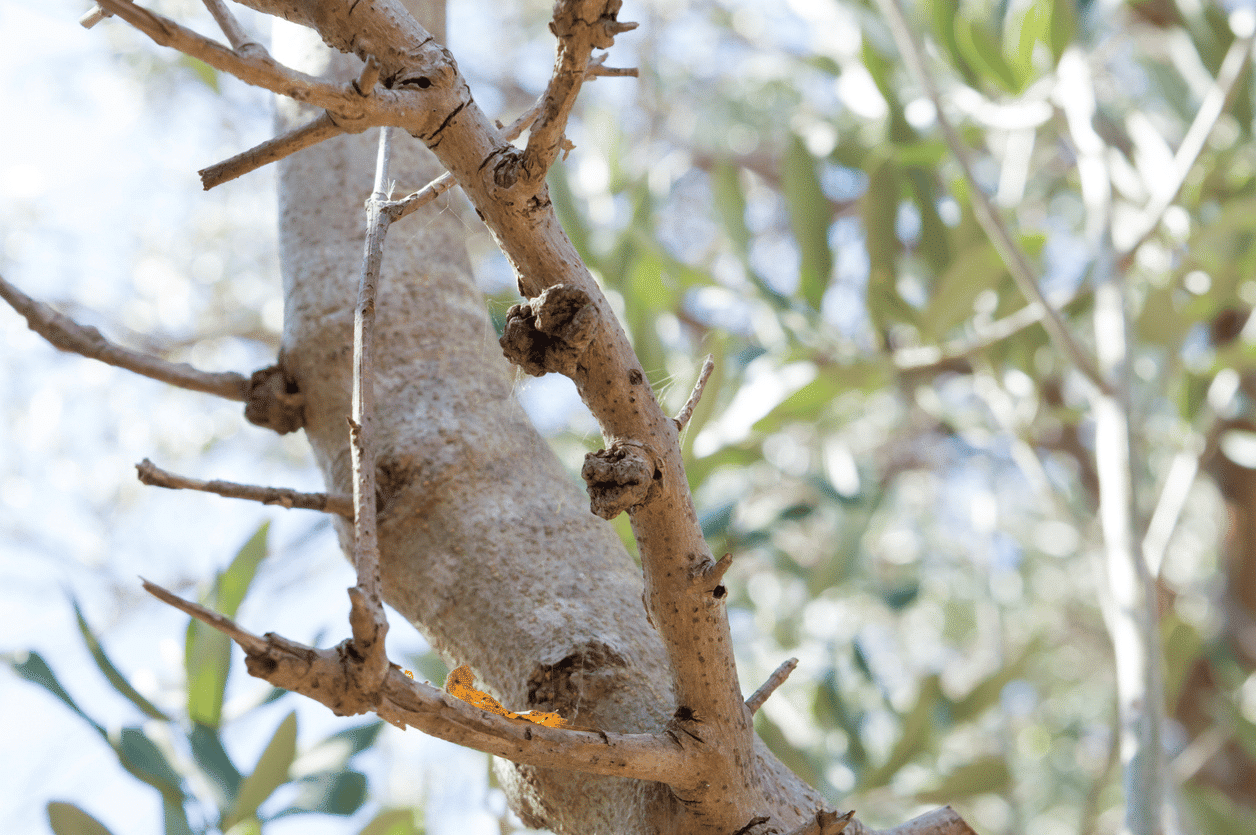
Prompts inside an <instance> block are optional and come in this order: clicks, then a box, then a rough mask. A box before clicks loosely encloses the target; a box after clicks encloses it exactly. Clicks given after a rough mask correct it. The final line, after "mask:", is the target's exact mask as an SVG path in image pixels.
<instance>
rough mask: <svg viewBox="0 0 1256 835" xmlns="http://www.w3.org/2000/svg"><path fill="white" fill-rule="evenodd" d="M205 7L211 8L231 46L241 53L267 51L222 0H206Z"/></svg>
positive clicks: (210, 10) (211, 12)
mask: <svg viewBox="0 0 1256 835" xmlns="http://www.w3.org/2000/svg"><path fill="white" fill-rule="evenodd" d="M205 8H207V9H209V13H210V14H211V15H213V16H214V20H215V21H217V22H218V28H219V29H221V30H222V33H223V34H224V35H226V36H227V43H229V44H231V48H232V49H234V50H235V51H236V52H239V53H240V54H241V55H243V54H244V53H246V52H252V51H255V50H261V51H262V52H265V49H264V48H263V47H262V45H261V44H260V43H258V42H257V41H255V40H253V38H252V37H250V36H249V33H248V32H245V31H244V27H243V26H241V25H240V21H238V20H236V18H235V15H233V14H232V13H231V10H230V9H228V8H227V4H226V3H224V2H222V0H205Z"/></svg>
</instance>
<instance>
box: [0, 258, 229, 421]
mask: <svg viewBox="0 0 1256 835" xmlns="http://www.w3.org/2000/svg"><path fill="white" fill-rule="evenodd" d="M0 298H3V299H4V300H5V301H6V302H8V303H9V305H10V306H12V307H13V309H14V310H16V311H17V312H18V313H20V314H22V316H24V317H25V318H26V323H27V324H28V325H29V326H30V329H31V330H33V331H34V332H35V333H37V334H39V335H40V336H42V337H43V338H44V339H46V340H48V341H49V342H50V343H52V345H53V347H55V348H59V349H61V350H62V351H69V352H70V353H74V354H81V355H83V356H85V357H87V358H89V359H94V360H100V361H101V362H103V363H105V364H106V365H113V366H116V367H118V368H125V369H126V370H127V371H133V372H135V373H136V374H140V375H142V376H144V377H151V378H152V379H154V380H160V381H161V382H163V383H169V384H170V385H172V386H178V387H179V388H185V389H191V390H192V391H200V392H204V393H206V394H216V395H218V396H219V397H224V398H226V399H228V400H246V399H247V398H248V393H249V379H248V378H247V377H244V376H241V375H240V374H236V373H234V372H212V371H201V370H199V369H196V368H193V367H192V366H190V365H188V364H187V363H183V362H169V361H168V360H163V359H160V358H158V357H154V356H151V355H149V354H144V353H141V352H139V351H133V350H131V349H130V348H123V347H122V346H121V345H115V344H114V343H112V342H110V341H109V340H108V339H105V337H104V336H103V335H102V334H101V333H100V331H99V330H97V329H96V328H93V327H89V326H87V325H80V324H79V323H78V322H75V321H74V320H73V319H71V318H70V317H68V316H66V315H64V314H62V313H58V312H57V311H55V310H53V309H52V308H51V307H49V306H48V305H46V304H44V303H43V302H38V301H35V300H34V299H32V298H31V297H30V296H28V295H26V294H25V293H23V292H22V291H21V290H19V289H17V288H16V287H14V286H13V285H12V284H10V283H9V282H8V281H6V280H5V279H4V277H3V276H0Z"/></svg>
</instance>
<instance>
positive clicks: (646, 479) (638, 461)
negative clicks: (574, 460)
mask: <svg viewBox="0 0 1256 835" xmlns="http://www.w3.org/2000/svg"><path fill="white" fill-rule="evenodd" d="M580 475H581V476H582V477H583V478H584V480H585V482H586V483H587V484H588V488H589V510H591V511H593V513H595V514H596V515H598V516H601V517H602V518H603V519H614V518H615V517H616V516H618V515H619V514H620V513H622V512H624V511H625V510H629V509H630V508H633V507H636V506H637V505H639V504H641V503H643V502H644V501H645V500H646V499H648V498H649V497H650V493H651V491H653V490H655V489H657V488H656V482H657V480H658V479H659V478H661V472H660V471H659V468H658V467H657V466H656V465H655V463H654V462H653V460H652V459H651V457H650V456H649V454H648V452H647V451H646V448H645V447H644V446H643V445H641V444H639V443H636V442H635V441H616V442H615V443H613V444H611V448H610V449H602V450H598V451H597V452H590V453H589V454H588V455H586V456H585V457H584V466H583V467H582V468H581V470H580Z"/></svg>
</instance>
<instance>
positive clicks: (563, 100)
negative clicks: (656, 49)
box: [523, 0, 637, 183]
mask: <svg viewBox="0 0 1256 835" xmlns="http://www.w3.org/2000/svg"><path fill="white" fill-rule="evenodd" d="M622 5H623V3H622V0H558V2H556V3H555V4H554V20H553V22H551V23H550V31H551V32H553V33H554V35H555V36H556V37H557V38H558V55H557V56H556V58H555V61H554V73H553V75H552V76H551V78H550V82H549V86H548V87H547V88H546V90H545V95H544V96H543V97H542V99H541V112H540V115H539V116H538V117H537V120H536V124H535V125H533V127H532V133H531V135H530V136H529V137H528V147H527V150H526V151H524V154H523V170H524V172H525V176H526V177H527V178H528V179H529V180H530V181H531V182H533V183H539V182H541V181H542V180H544V179H545V175H546V173H547V172H548V171H549V167H550V166H551V165H552V164H553V163H554V160H555V159H557V158H558V154H559V152H560V151H561V150H562V148H563V143H564V141H565V139H564V136H563V133H564V131H566V129H567V117H568V116H569V115H570V114H571V108H572V107H573V106H574V105H575V103H576V98H577V97H578V96H579V95H580V86H581V85H582V84H583V83H584V80H585V78H587V77H588V76H589V74H590V70H591V65H590V62H589V58H590V56H591V55H592V53H593V50H594V49H610V48H611V45H612V44H613V43H614V41H615V36H616V35H618V34H622V33H623V32H629V31H631V30H633V29H636V28H637V24H635V23H620V22H619V21H618V20H617V17H618V15H619V9H620V7H621V6H622ZM598 63H599V64H600V62H598Z"/></svg>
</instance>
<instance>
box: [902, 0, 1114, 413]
mask: <svg viewBox="0 0 1256 835" xmlns="http://www.w3.org/2000/svg"><path fill="white" fill-rule="evenodd" d="M877 5H878V6H880V7H881V11H882V13H883V15H884V17H885V20H886V23H887V24H888V25H889V27H890V32H891V34H892V35H893V36H894V42H895V43H896V44H897V45H898V51H899V53H900V54H901V55H902V57H903V61H904V63H906V64H907V67H908V69H909V70H910V71H911V73H912V75H913V76H914V77H915V79H916V83H917V84H919V85H920V86H921V88H922V89H923V90H924V91H925V95H927V96H928V97H929V100H930V101H931V102H932V103H933V106H934V109H935V110H936V111H937V119H938V127H939V128H941V130H942V137H943V139H944V140H945V141H946V144H947V147H948V148H949V149H950V151H951V155H952V156H954V157H955V161H956V162H957V163H959V167H960V170H961V171H963V174H964V179H965V180H966V181H967V182H968V185H969V191H970V192H971V196H972V205H973V212H974V214H975V215H976V217H977V221H978V222H979V223H980V224H981V228H982V229H984V230H985V233H986V235H987V236H989V238H990V242H991V243H992V244H993V245H994V248H995V249H996V250H997V251H998V253H999V255H1000V257H1002V259H1003V263H1004V264H1006V265H1007V268H1008V272H1009V273H1011V275H1012V278H1013V280H1015V282H1016V286H1017V287H1019V288H1020V291H1021V293H1022V294H1024V296H1025V298H1026V299H1027V300H1028V301H1030V302H1033V303H1036V304H1038V305H1040V306H1041V307H1042V310H1043V314H1044V318H1043V320H1042V324H1043V327H1045V328H1046V329H1047V334H1048V335H1049V336H1050V337H1051V341H1052V342H1053V343H1054V344H1055V346H1056V348H1058V349H1059V350H1060V351H1061V353H1063V354H1064V355H1065V356H1066V357H1068V358H1069V361H1070V362H1071V363H1072V364H1073V367H1074V368H1076V369H1077V370H1078V371H1079V372H1081V374H1082V376H1084V377H1085V378H1086V379H1087V380H1089V381H1090V382H1091V384H1092V385H1094V386H1095V388H1097V389H1098V390H1100V391H1107V389H1108V385H1107V382H1106V381H1105V380H1104V379H1103V377H1102V375H1100V373H1099V371H1098V369H1097V368H1096V367H1095V364H1094V362H1093V360H1092V359H1091V358H1090V357H1089V356H1087V354H1086V351H1085V349H1083V348H1082V346H1081V343H1079V342H1078V341H1077V339H1076V338H1074V336H1073V334H1072V332H1070V331H1069V329H1068V326H1067V325H1066V324H1065V323H1064V320H1063V319H1062V318H1061V316H1060V314H1059V311H1057V310H1056V309H1055V308H1054V307H1052V306H1051V304H1050V303H1049V302H1048V301H1047V299H1046V297H1045V296H1044V295H1043V294H1042V288H1040V287H1039V286H1038V279H1037V276H1036V275H1035V274H1034V269H1033V267H1031V266H1030V264H1029V259H1028V258H1027V257H1026V255H1025V252H1024V250H1022V249H1021V247H1020V245H1019V244H1017V243H1016V239H1015V238H1013V237H1012V233H1011V232H1010V231H1009V230H1008V228H1007V224H1006V223H1005V222H1004V221H1003V217H1002V215H1000V214H999V212H998V211H997V210H996V209H995V208H994V205H993V204H992V203H991V202H990V198H989V197H987V196H986V193H985V191H984V190H983V189H982V187H981V183H980V181H979V180H978V179H977V176H976V174H975V173H974V172H973V165H972V159H971V155H970V153H969V149H968V146H967V145H965V144H964V140H963V139H962V138H961V137H960V135H959V132H958V131H957V130H956V129H955V126H954V125H953V124H951V120H950V118H949V117H948V116H947V115H946V109H945V107H944V106H943V102H942V95H941V93H939V92H938V87H937V85H936V84H934V82H933V77H932V76H931V75H930V74H929V72H928V70H927V69H926V68H925V63H924V55H923V52H922V50H921V48H920V44H919V43H918V42H917V41H916V35H915V33H914V32H913V31H912V29H911V27H910V26H909V25H908V23H907V17H906V15H905V14H904V13H903V7H902V4H901V2H900V0H877Z"/></svg>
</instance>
